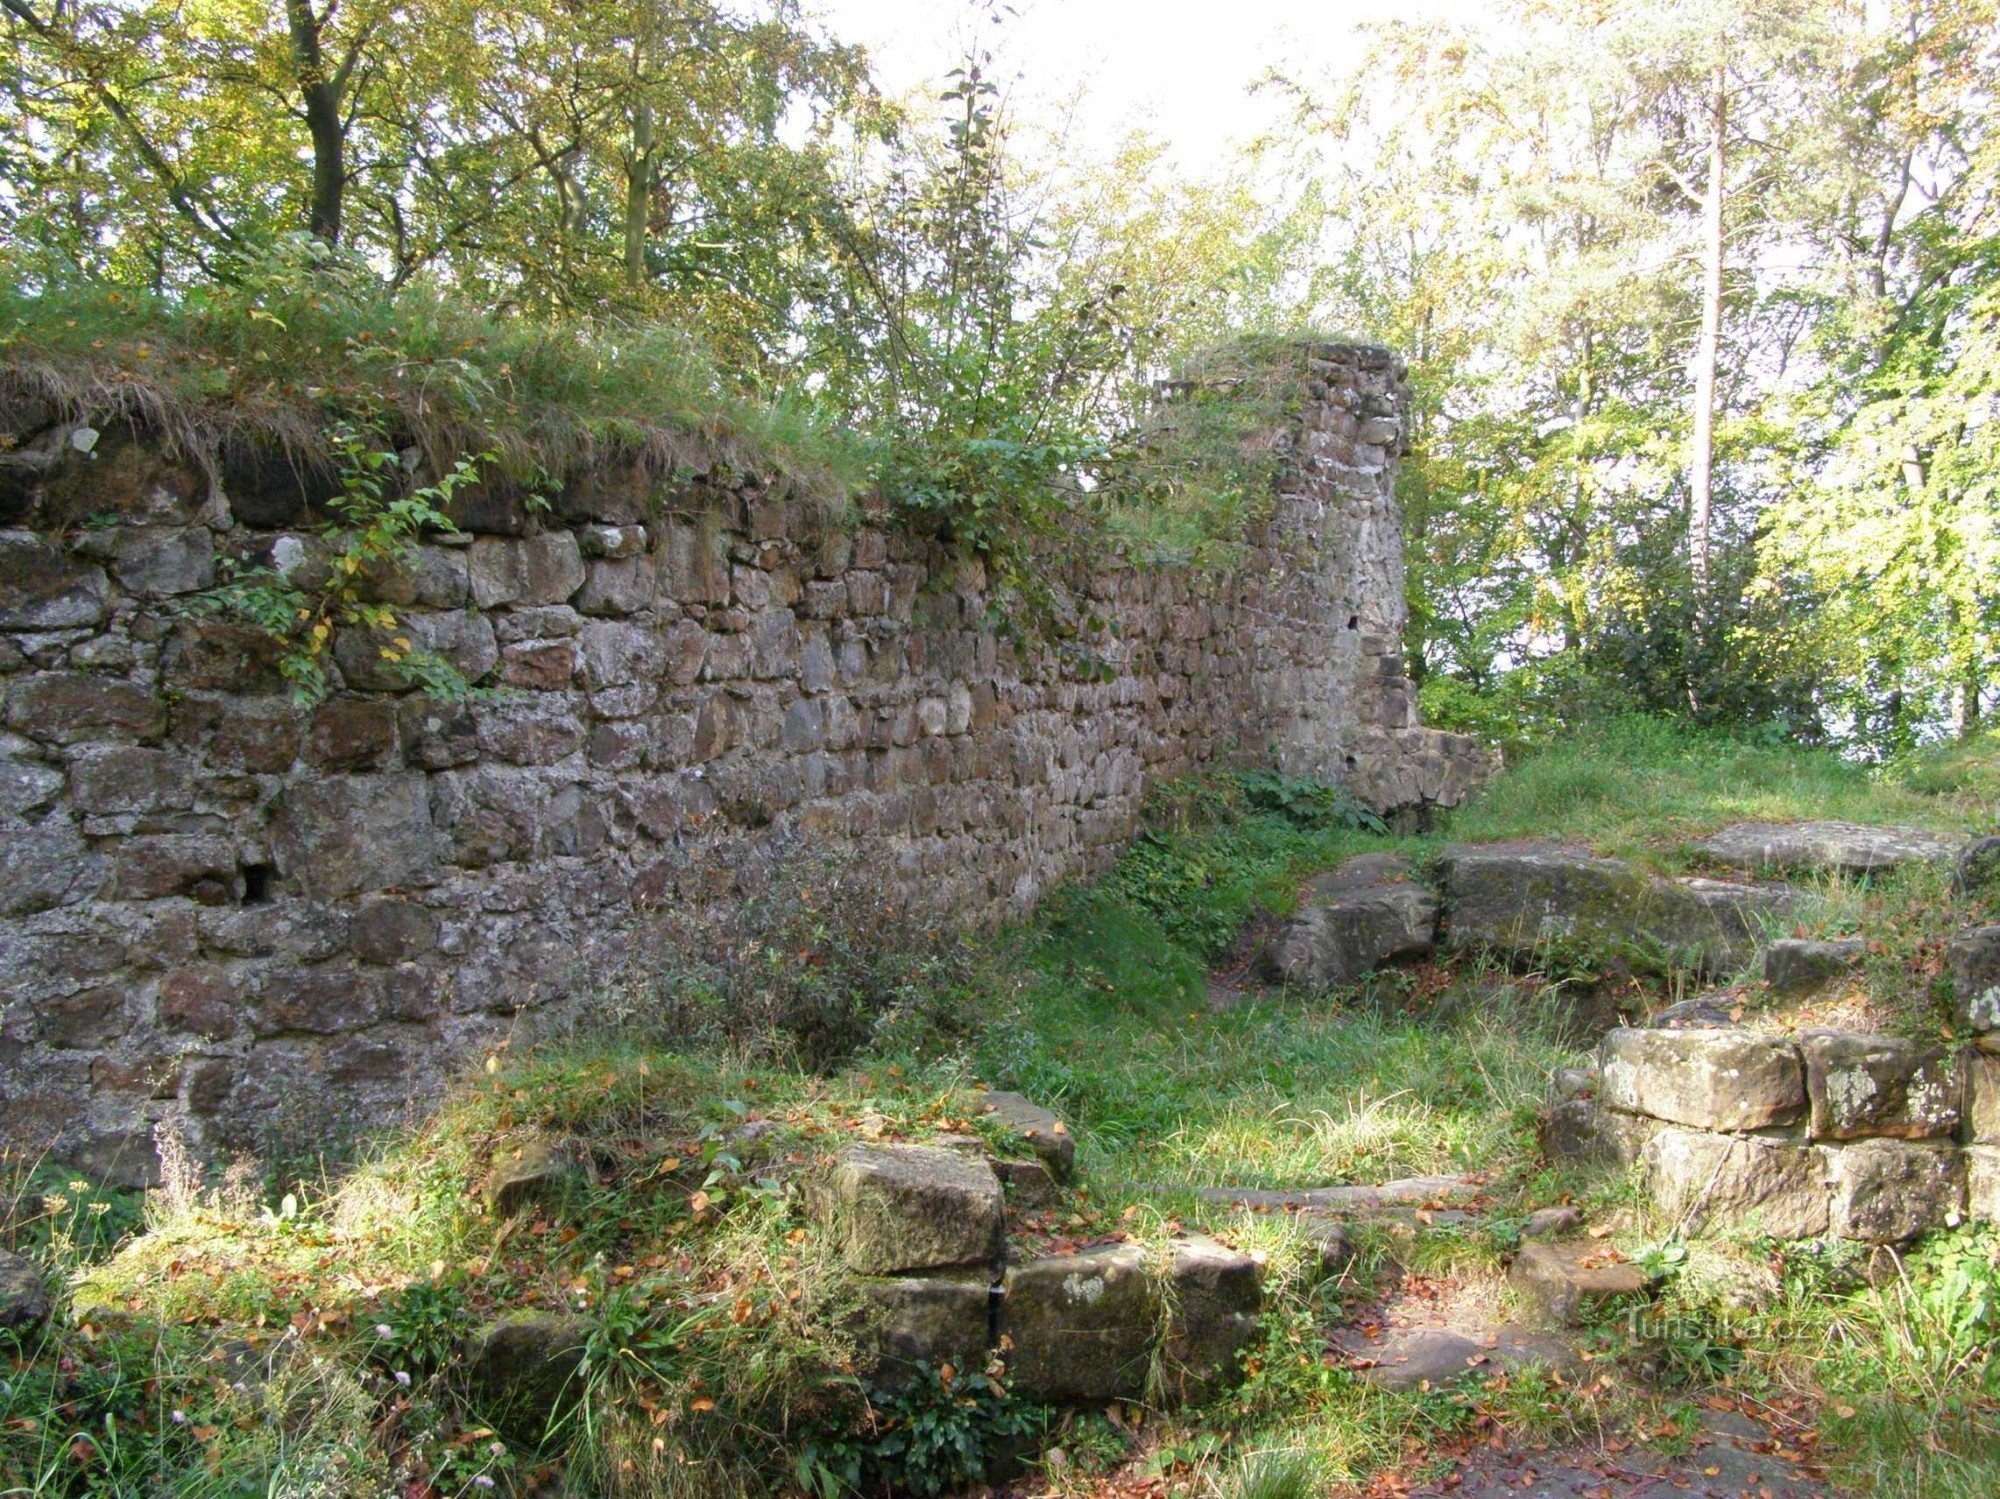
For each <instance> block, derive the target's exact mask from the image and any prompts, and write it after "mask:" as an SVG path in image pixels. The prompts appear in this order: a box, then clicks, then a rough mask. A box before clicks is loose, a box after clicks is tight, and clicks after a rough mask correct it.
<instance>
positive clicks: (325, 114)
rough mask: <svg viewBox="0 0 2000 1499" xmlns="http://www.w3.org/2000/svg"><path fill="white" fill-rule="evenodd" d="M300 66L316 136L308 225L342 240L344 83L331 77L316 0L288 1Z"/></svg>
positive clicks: (332, 240)
mask: <svg viewBox="0 0 2000 1499" xmlns="http://www.w3.org/2000/svg"><path fill="white" fill-rule="evenodd" d="M285 17H286V20H287V22H288V23H289V27H290V30H291V37H292V62H293V64H294V66H295V67H296V68H297V69H298V81H299V98H300V100H301V101H302V102H303V103H304V105H305V112H306V133H307V134H308V135H309V136H310V137H311V138H312V153H313V161H312V196H311V200H310V201H309V203H308V204H307V208H306V227H307V228H308V229H310V230H311V231H312V236H313V238H314V239H317V240H321V241H323V242H325V243H326V244H329V245H337V244H339V243H340V209H341V202H342V200H343V199H344V198H345V196H346V193H347V127H346V125H345V124H343V123H342V121H341V118H340V94H341V86H340V83H339V82H338V81H337V80H335V79H334V78H333V77H332V76H330V75H329V74H328V72H327V68H326V59H325V57H324V55H323V54H322V52H321V49H320V27H321V25H322V24H323V22H322V18H321V17H319V16H317V15H315V14H313V8H312V3H311V0H285Z"/></svg>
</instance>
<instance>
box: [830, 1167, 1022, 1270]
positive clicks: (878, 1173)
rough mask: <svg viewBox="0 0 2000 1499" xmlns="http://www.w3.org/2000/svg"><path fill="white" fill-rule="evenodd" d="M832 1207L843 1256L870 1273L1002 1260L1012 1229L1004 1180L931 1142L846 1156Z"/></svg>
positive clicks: (833, 1191) (832, 1195)
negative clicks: (1002, 1185) (1008, 1224)
mask: <svg viewBox="0 0 2000 1499" xmlns="http://www.w3.org/2000/svg"><path fill="white" fill-rule="evenodd" d="M827 1207H828V1211H829V1214H830V1217H831V1219H832V1222H833V1225H834V1229H835V1232H836V1233H837V1234H838V1236H839V1239H840V1245H841V1253H842V1255H843V1257H844V1258H845V1259H846V1261H847V1266H848V1268H849V1269H850V1270H853V1271H856V1272H857V1273H859V1274H862V1275H899V1274H904V1273H907V1272H910V1271H916V1270H944V1269H951V1268H953V1267H956V1266H962V1265H979V1264H991V1263H996V1262H997V1261H998V1260H999V1258H1000V1249H1001V1236H1002V1234H1003V1233H1004V1232H1005V1219H1006V1201H1005V1198H1004V1197H1003V1196H1002V1194H1001V1189H1000V1179H999V1178H998V1177H996V1176H995V1175H994V1174H993V1171H992V1168H991V1167H989V1166H988V1165H987V1164H986V1162H985V1161H983V1160H978V1159H975V1158H973V1157H970V1156H967V1155H964V1154H962V1153H960V1152H959V1151H956V1150H951V1149H947V1148H942V1147H938V1146H931V1145H855V1146H850V1147H849V1148H848V1149H846V1150H844V1151H842V1152H841V1154H840V1158H839V1159H838V1160H837V1161H836V1162H835V1164H834V1170H833V1177H832V1180H831V1181H830V1182H829V1183H828V1187H827Z"/></svg>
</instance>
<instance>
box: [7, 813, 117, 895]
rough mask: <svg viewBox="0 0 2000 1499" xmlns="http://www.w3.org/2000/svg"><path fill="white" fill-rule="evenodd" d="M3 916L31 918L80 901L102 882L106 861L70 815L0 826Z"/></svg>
mask: <svg viewBox="0 0 2000 1499" xmlns="http://www.w3.org/2000/svg"><path fill="white" fill-rule="evenodd" d="M0 868H4V869H5V870H6V871H7V878H6V879H5V880H0V916H27V915H31V914H33V913H34V912H36V911H47V910H51V909H53V908H54V907H56V906H61V905H68V904H70V903H72V902H74V901H77V900H81V899H83V898H84V897H86V896H87V895H89V894H91V893H92V892H94V891H95V890H97V889H98V887H99V886H101V885H102V884H103V882H104V876H105V869H106V861H105V858H104V856H103V855H102V854H98V853H94V852H92V851H91V849H90V847H89V845H87V844H86V843H85V842H84V841H83V838H82V836H81V835H80V834H79V833H78V832H77V830H76V828H75V826H74V825H73V824H72V823H71V822H70V821H69V819H68V818H66V817H62V816H55V817H50V818H49V819H47V820H46V821H44V822H41V823H39V824H36V825H35V826H32V827H18V826H6V825H0Z"/></svg>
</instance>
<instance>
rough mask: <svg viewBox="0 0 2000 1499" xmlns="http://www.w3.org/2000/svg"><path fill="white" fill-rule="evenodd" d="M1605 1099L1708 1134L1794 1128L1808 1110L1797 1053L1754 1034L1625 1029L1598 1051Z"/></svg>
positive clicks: (1626, 1110) (1608, 1038)
mask: <svg viewBox="0 0 2000 1499" xmlns="http://www.w3.org/2000/svg"><path fill="white" fill-rule="evenodd" d="M1599 1073H1600V1075H1601V1077H1602V1079H1603V1083H1602V1087H1603V1094H1602V1096H1603V1100H1604V1102H1605V1103H1606V1104H1608V1105H1609V1106H1610V1107H1611V1108H1613V1109H1617V1110H1620V1111H1622V1112H1624V1113H1628V1114H1645V1115H1648V1116H1650V1117H1652V1118H1654V1119H1664V1120H1667V1121H1668V1122H1670V1123H1674V1124H1691V1125H1694V1126H1696V1127H1698V1128H1701V1129H1721V1130H1746V1129H1762V1128H1764V1127H1765V1126H1767V1125H1773V1124H1790V1123H1792V1122H1794V1121H1795V1120H1797V1119H1798V1118H1799V1117H1800V1116H1801V1115H1803V1114H1804V1113H1805V1111H1806V1093H1805V1073H1804V1068H1803V1067H1802V1066H1801V1065H1800V1061H1799V1053H1798V1049H1797V1048H1796V1047H1795V1046H1793V1045H1792V1043H1791V1042H1790V1041H1787V1040H1785V1039H1784V1038H1783V1037H1779V1036H1767V1035H1759V1034H1756V1033H1754V1032H1750V1031H1736V1030H1690V1031H1651V1030H1632V1029H1620V1030H1615V1031H1613V1032H1611V1034H1610V1035H1608V1036H1606V1037H1605V1038H1604V1041H1603V1044H1602V1046H1601V1048H1600V1051H1599Z"/></svg>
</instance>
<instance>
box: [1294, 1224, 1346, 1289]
mask: <svg viewBox="0 0 2000 1499" xmlns="http://www.w3.org/2000/svg"><path fill="white" fill-rule="evenodd" d="M1296 1221H1297V1224H1298V1229H1299V1237H1300V1238H1302V1239H1304V1240H1305V1241H1306V1243H1308V1244H1310V1245H1311V1246H1312V1251H1313V1254H1314V1256H1315V1258H1316V1259H1317V1260H1318V1262H1319V1273H1320V1274H1321V1275H1322V1276H1328V1275H1338V1274H1340V1272H1341V1271H1343V1270H1345V1269H1346V1268H1347V1267H1348V1266H1349V1265H1350V1264H1352V1263H1353V1262H1354V1236H1353V1235H1352V1234H1350V1233H1348V1231H1347V1225H1346V1224H1344V1223H1341V1222H1339V1221H1337V1220H1335V1219H1332V1218H1318V1217H1312V1216H1303V1217H1300V1218H1299V1219H1297V1220H1296Z"/></svg>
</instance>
